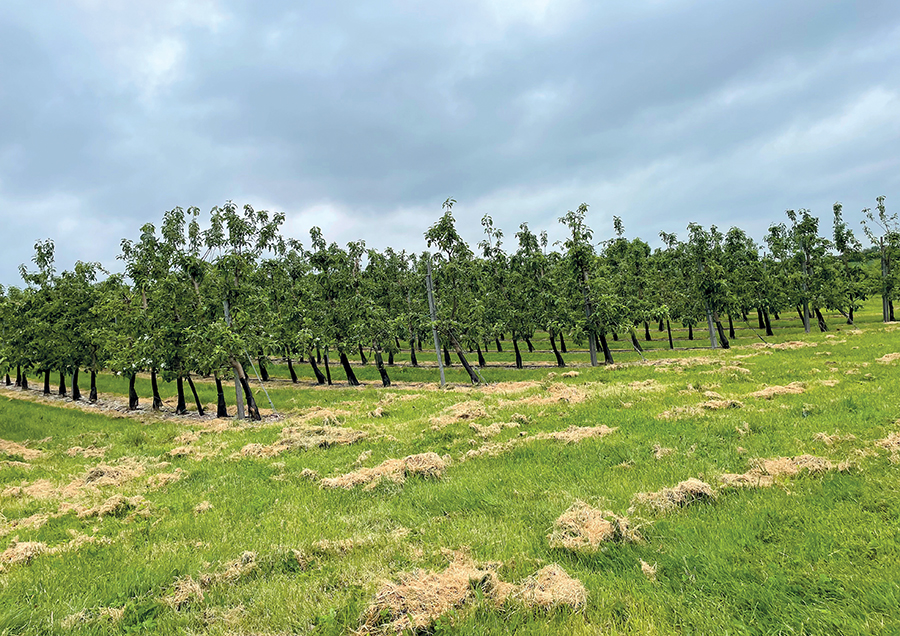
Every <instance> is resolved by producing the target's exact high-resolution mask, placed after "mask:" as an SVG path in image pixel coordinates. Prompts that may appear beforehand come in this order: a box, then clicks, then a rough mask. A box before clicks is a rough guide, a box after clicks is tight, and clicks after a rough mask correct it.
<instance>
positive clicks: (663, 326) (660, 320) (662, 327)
mask: <svg viewBox="0 0 900 636" xmlns="http://www.w3.org/2000/svg"><path fill="white" fill-rule="evenodd" d="M665 328H666V327H665V325H664V324H663V319H662V318H660V319H659V328H658V329H657V331H662V330H663V329H665Z"/></svg>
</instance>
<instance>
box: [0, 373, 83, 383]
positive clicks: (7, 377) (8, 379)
mask: <svg viewBox="0 0 900 636" xmlns="http://www.w3.org/2000/svg"><path fill="white" fill-rule="evenodd" d="M76 373H77V372H76ZM11 384H12V380H11V379H10V377H9V373H7V374H6V386H10V385H11Z"/></svg>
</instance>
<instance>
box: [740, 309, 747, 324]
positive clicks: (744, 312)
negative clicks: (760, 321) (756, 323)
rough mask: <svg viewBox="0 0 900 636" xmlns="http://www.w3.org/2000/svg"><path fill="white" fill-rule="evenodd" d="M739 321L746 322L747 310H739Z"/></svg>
mask: <svg viewBox="0 0 900 636" xmlns="http://www.w3.org/2000/svg"><path fill="white" fill-rule="evenodd" d="M741 320H743V321H744V322H747V310H746V309H741Z"/></svg>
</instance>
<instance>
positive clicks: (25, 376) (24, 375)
mask: <svg viewBox="0 0 900 636" xmlns="http://www.w3.org/2000/svg"><path fill="white" fill-rule="evenodd" d="M22 390H23V391H27V390H28V372H27V371H22Z"/></svg>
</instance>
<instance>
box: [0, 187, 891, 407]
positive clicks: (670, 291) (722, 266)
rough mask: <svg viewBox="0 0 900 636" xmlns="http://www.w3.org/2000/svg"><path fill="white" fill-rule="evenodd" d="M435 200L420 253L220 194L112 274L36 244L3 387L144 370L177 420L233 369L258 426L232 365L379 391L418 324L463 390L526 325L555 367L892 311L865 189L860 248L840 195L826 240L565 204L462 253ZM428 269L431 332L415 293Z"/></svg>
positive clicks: (6, 320) (1, 356)
mask: <svg viewBox="0 0 900 636" xmlns="http://www.w3.org/2000/svg"><path fill="white" fill-rule="evenodd" d="M454 204H455V201H453V200H452V199H448V200H447V201H445V202H444V205H443V213H442V215H441V217H440V218H439V220H438V221H437V222H436V223H435V224H434V225H432V226H431V227H430V228H429V229H428V231H427V232H426V233H425V240H426V243H427V245H428V248H429V249H430V250H432V251H433V254H429V253H428V252H423V253H422V254H409V253H406V252H404V251H396V250H393V249H391V248H388V249H386V250H384V251H378V250H374V249H367V248H366V245H365V243H364V242H363V241H356V242H351V243H348V244H347V246H346V247H340V246H338V245H337V244H335V243H328V242H327V241H326V240H325V238H324V237H323V236H322V233H321V231H320V230H319V228H313V229H312V230H311V231H310V243H309V246H308V247H306V246H304V245H302V244H301V243H300V242H299V241H297V240H295V239H292V238H288V237H285V236H283V235H282V233H281V226H282V224H283V222H284V216H283V215H282V214H270V213H268V212H266V211H257V210H254V209H253V208H252V207H251V206H245V207H244V208H243V209H240V208H238V207H237V206H236V205H235V204H234V203H232V202H228V203H226V204H225V205H224V206H221V207H216V208H213V210H212V211H211V212H210V215H209V217H208V219H206V221H205V222H203V223H201V212H200V210H199V209H197V208H189V209H187V210H184V209H182V208H175V209H173V210H170V211H168V212H166V213H165V215H164V216H163V219H162V222H161V224H160V226H159V228H157V227H156V226H154V225H152V224H147V225H144V226H143V227H142V228H141V232H140V236H139V237H138V238H137V239H136V240H123V241H122V245H121V254H120V255H119V259H120V260H121V261H122V262H123V265H124V268H123V269H124V271H123V273H122V274H114V275H109V274H108V273H107V272H106V270H104V268H103V267H102V266H101V265H100V264H99V263H82V262H79V263H77V264H76V265H75V267H74V268H73V270H72V271H64V272H62V273H57V271H56V269H55V265H54V246H53V243H52V242H51V241H49V240H48V241H44V242H41V243H38V244H37V245H36V246H35V256H34V259H33V262H34V267H33V268H28V267H25V266H22V267H21V268H20V272H21V276H22V279H23V281H24V283H25V285H24V286H23V287H21V288H19V287H10V288H9V289H6V290H3V289H0V361H2V365H3V367H5V369H6V382H7V383H8V384H9V383H13V379H12V378H11V377H10V374H11V373H14V375H15V380H14V382H15V384H16V385H18V386H22V387H27V386H28V375H29V373H32V374H33V373H39V374H41V375H42V377H43V383H44V387H43V389H44V392H46V393H50V392H51V386H50V383H51V376H52V375H56V374H58V377H59V385H58V389H57V391H58V392H59V393H60V394H66V392H67V386H66V381H67V378H71V392H72V397H73V399H76V400H77V399H80V398H81V394H80V388H79V377H80V376H79V373H80V372H82V371H86V372H88V373H90V382H91V389H90V396H89V399H91V400H96V375H97V373H98V372H99V371H100V370H101V369H110V370H112V371H114V372H117V373H119V374H121V375H123V376H125V377H127V378H128V379H129V408H137V405H138V396H137V393H136V391H135V377H136V375H137V374H139V373H148V374H149V376H150V380H151V387H152V406H153V408H154V409H158V408H160V407H161V405H162V400H161V399H160V396H159V388H158V382H159V380H162V381H165V382H175V383H176V385H177V396H178V402H177V407H176V411H177V412H179V413H183V412H186V410H187V406H186V403H187V402H186V399H185V384H187V386H188V387H189V388H190V390H191V392H192V396H193V398H194V401H195V402H196V405H197V410H198V411H200V412H201V413H202V412H203V405H202V404H201V402H200V399H199V397H198V395H197V391H196V388H195V385H194V382H193V378H194V377H196V376H197V375H202V376H204V377H212V378H213V379H214V380H215V382H216V386H217V390H218V405H217V408H218V412H219V415H224V414H226V410H225V408H226V407H225V397H224V389H223V382H225V381H228V380H232V379H233V380H235V381H236V386H237V387H239V389H240V392H241V393H242V394H243V399H244V400H246V403H247V408H248V412H249V415H250V417H252V418H258V417H259V411H258V408H257V406H256V404H255V400H254V396H253V393H252V391H251V390H250V384H249V378H248V375H247V371H246V369H245V365H247V364H248V363H249V364H254V362H253V361H255V362H256V365H258V370H257V371H258V373H260V374H261V376H262V378H263V379H267V369H266V360H267V358H268V357H271V356H276V357H279V358H283V359H285V360H286V362H287V366H288V369H289V371H290V374H291V377H292V379H293V380H294V381H296V380H297V374H296V370H295V366H294V363H295V362H296V363H304V364H305V363H308V364H309V365H310V367H311V370H312V372H313V374H314V375H315V377H316V379H317V381H318V382H319V383H320V384H331V382H332V368H333V367H334V366H335V363H336V364H338V365H340V367H341V368H342V371H343V375H344V376H345V377H346V379H347V381H348V382H349V383H350V384H351V385H356V384H358V380H357V378H356V375H355V373H354V370H353V367H352V365H351V363H350V357H351V356H352V357H354V358H355V357H357V356H358V357H359V359H360V360H361V362H362V363H363V364H366V363H367V362H368V357H371V358H373V359H374V364H375V366H376V367H377V369H378V371H379V373H380V376H381V379H382V382H383V384H384V385H386V386H387V385H389V384H390V377H389V374H388V368H389V367H390V366H391V365H392V364H393V361H394V356H395V354H397V353H398V352H399V351H400V350H401V348H404V349H408V350H409V352H410V363H411V364H413V365H417V364H418V360H417V357H416V350H417V349H418V350H419V351H421V348H422V343H423V341H425V340H426V339H428V338H429V337H430V334H429V332H430V330H431V328H432V327H435V328H436V329H437V331H438V333H439V337H440V341H441V342H442V343H443V355H444V357H445V361H446V362H447V363H449V361H450V357H451V351H452V352H453V353H455V355H456V357H457V358H458V359H459V361H460V363H461V364H462V365H463V366H464V368H465V369H466V371H467V372H468V374H469V376H470V378H471V380H472V382H475V383H477V382H478V381H479V375H478V372H477V370H476V368H475V367H476V366H484V365H485V359H484V352H485V351H486V350H487V349H488V348H489V347H495V348H496V349H497V350H498V351H501V350H502V347H503V341H504V340H505V339H506V337H507V336H509V339H510V341H511V344H512V348H513V350H514V352H515V360H516V366H518V367H521V366H522V355H521V347H522V346H526V347H527V348H528V349H529V351H531V350H533V344H532V338H533V337H534V334H535V333H536V332H538V331H543V332H546V333H547V334H548V335H549V341H550V345H551V348H552V350H553V354H554V357H555V359H556V363H557V364H558V365H559V366H565V361H564V358H563V354H565V353H567V345H566V339H568V340H569V342H570V343H572V342H574V343H578V344H581V345H585V344H586V346H587V347H588V349H589V350H590V354H591V362H592V364H598V363H599V356H600V355H602V356H603V360H604V361H605V362H606V363H612V362H613V350H612V349H611V346H610V341H616V340H619V339H622V340H623V341H625V342H627V343H628V345H629V346H630V347H633V348H634V349H636V350H638V351H641V350H642V345H641V340H642V338H641V337H640V336H639V331H640V330H641V329H642V330H643V340H644V341H645V342H646V341H647V340H650V339H651V338H652V336H651V325H654V326H656V327H657V329H658V330H659V331H660V332H665V333H666V336H665V338H666V339H667V340H668V345H669V346H670V347H673V346H674V342H673V337H672V323H675V324H676V325H678V324H680V325H683V326H684V327H686V328H687V329H688V334H689V338H691V339H693V337H694V329H695V327H699V326H701V325H702V328H703V329H704V330H705V331H706V332H707V333H708V338H709V341H710V344H711V346H713V347H718V346H721V347H727V346H729V339H733V338H734V323H735V321H738V322H745V321H748V320H750V319H751V318H750V315H749V314H755V316H754V318H755V320H756V322H757V323H758V328H759V329H760V330H765V331H766V333H767V334H769V335H772V328H771V320H770V317H771V316H774V317H775V318H778V314H779V312H786V311H791V312H793V311H797V312H798V314H799V316H800V317H801V318H802V320H803V322H804V326H805V328H806V330H807V331H809V329H810V323H811V321H812V320H813V319H815V321H816V323H817V326H818V328H819V329H821V330H827V329H828V325H827V323H826V321H825V318H824V314H823V310H831V311H839V312H841V313H842V314H844V315H845V317H846V319H847V321H848V322H850V323H852V321H853V314H854V310H855V309H857V308H858V307H859V303H860V302H861V301H862V300H865V299H866V298H867V297H868V296H870V295H872V294H876V293H879V294H880V295H881V296H882V298H883V299H884V319H885V320H886V321H887V320H893V319H894V316H893V298H894V294H895V290H896V289H897V288H898V287H897V283H898V277H900V267H898V266H897V262H898V261H897V259H898V256H900V228H898V224H897V219H896V215H890V214H888V213H887V211H886V209H885V206H884V198H883V197H880V198H879V199H878V206H877V208H876V210H875V211H874V212H873V211H872V210H864V214H865V217H866V221H865V222H864V231H865V234H866V236H867V237H868V239H869V241H870V242H871V243H872V248H870V249H868V250H865V249H863V248H862V246H861V244H860V243H859V241H858V240H857V239H856V238H855V236H854V234H853V232H852V231H851V230H850V228H849V227H848V226H847V224H846V223H845V222H844V220H843V218H842V209H841V206H840V204H835V206H834V210H833V214H834V232H833V236H832V238H831V239H829V238H826V237H823V236H821V235H820V233H819V221H818V219H817V218H816V217H814V216H813V215H812V214H811V213H810V212H809V211H808V210H797V211H793V210H789V211H788V212H787V222H786V223H777V224H773V225H772V226H771V227H770V228H769V232H768V234H767V235H766V237H765V248H763V247H761V246H760V245H758V244H757V243H756V242H755V241H754V240H753V239H752V238H750V237H749V236H748V235H747V234H746V233H745V232H744V231H742V230H740V229H739V228H731V229H730V230H729V231H728V232H727V233H724V234H723V233H722V232H720V231H719V230H718V229H717V228H716V227H715V226H713V227H710V228H703V227H701V226H700V225H697V224H694V223H692V224H690V225H689V226H688V233H687V237H686V239H685V240H679V239H678V237H677V236H675V235H674V234H666V233H661V234H660V237H661V239H662V246H661V247H659V248H657V249H651V247H650V246H649V245H648V244H647V243H646V242H645V241H643V240H642V239H640V238H632V239H629V238H627V236H626V233H625V228H624V226H623V224H622V221H621V219H618V218H615V219H614V228H615V236H613V237H612V238H610V239H608V240H605V241H600V242H597V241H596V240H595V237H594V233H593V231H592V230H591V228H590V227H589V225H588V223H587V214H588V207H587V205H581V206H580V207H579V208H578V209H576V210H574V211H569V212H567V213H566V214H565V215H564V216H563V217H561V218H560V219H559V221H560V222H561V223H562V224H563V225H564V226H565V227H566V229H567V238H566V239H565V240H564V241H562V242H561V243H559V244H555V245H552V246H551V245H549V242H548V238H547V234H546V232H541V233H540V234H535V233H534V232H533V231H532V230H531V229H530V228H529V227H528V225H527V224H524V223H523V224H522V225H520V226H519V229H518V231H517V232H516V233H515V244H514V246H513V249H507V248H506V246H505V245H504V241H503V239H504V234H503V232H502V230H500V229H499V228H497V227H495V226H494V223H493V220H492V219H491V217H490V216H485V217H484V219H483V220H482V225H483V228H484V240H483V241H481V242H480V243H478V245H477V250H473V249H472V247H470V246H469V245H468V244H467V243H466V241H464V240H463V239H462V237H461V236H460V235H459V233H458V231H457V228H456V222H455V219H454V216H453V206H454ZM873 259H875V260H877V261H879V263H880V270H879V271H878V272H877V273H874V274H873V273H872V272H870V271H869V270H870V268H869V267H867V264H868V263H869V262H870V261H872V260H873ZM429 261H430V263H429ZM429 264H430V265H432V266H433V271H434V274H433V282H434V289H435V294H436V299H437V316H436V321H435V322H434V323H432V321H431V319H430V317H429V311H428V303H427V297H426V294H425V289H426V284H425V279H426V276H427V275H428V271H429ZM725 321H727V327H726V326H725V324H723V323H724V322H725ZM472 354H475V356H476V358H475V359H473V361H472V362H470V360H469V357H471V355H472ZM385 356H387V363H385V359H384V358H385ZM335 357H336V358H337V360H335ZM473 365H474V366H473Z"/></svg>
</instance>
